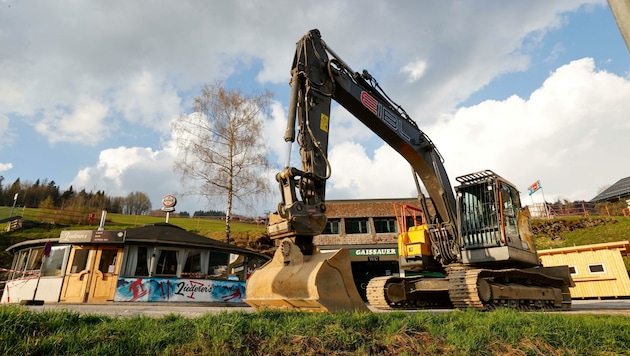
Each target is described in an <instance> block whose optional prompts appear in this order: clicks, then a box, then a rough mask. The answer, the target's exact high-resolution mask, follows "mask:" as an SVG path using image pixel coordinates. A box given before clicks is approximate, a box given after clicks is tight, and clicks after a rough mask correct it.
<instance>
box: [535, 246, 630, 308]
mask: <svg viewBox="0 0 630 356" xmlns="http://www.w3.org/2000/svg"><path fill="white" fill-rule="evenodd" d="M629 250H630V242H629V241H620V242H610V243H603V244H593V245H585V246H575V247H566V248H556V249H550V250H541V251H538V256H539V257H540V259H541V261H542V263H543V265H544V266H561V265H568V266H569V267H573V268H574V269H575V273H574V274H572V277H573V281H574V282H575V287H573V288H571V296H572V297H573V298H611V297H615V298H616V297H628V296H630V277H628V271H626V267H625V265H624V263H623V259H622V256H623V255H627V254H628V252H629Z"/></svg>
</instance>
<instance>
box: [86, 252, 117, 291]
mask: <svg viewBox="0 0 630 356" xmlns="http://www.w3.org/2000/svg"><path fill="white" fill-rule="evenodd" d="M95 252H96V253H95V264H94V273H92V275H91V282H90V292H89V295H88V302H91V303H94V302H107V301H112V300H114V293H115V292H116V283H117V281H118V272H119V270H120V261H121V260H122V248H118V247H115V246H112V247H107V246H106V247H99V248H98V249H97V250H96V251H95Z"/></svg>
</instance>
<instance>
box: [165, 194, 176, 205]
mask: <svg viewBox="0 0 630 356" xmlns="http://www.w3.org/2000/svg"><path fill="white" fill-rule="evenodd" d="M176 204H177V199H175V196H174V195H173V194H167V195H165V196H164V198H162V205H163V206H164V207H165V208H172V207H174V206H175V205H176Z"/></svg>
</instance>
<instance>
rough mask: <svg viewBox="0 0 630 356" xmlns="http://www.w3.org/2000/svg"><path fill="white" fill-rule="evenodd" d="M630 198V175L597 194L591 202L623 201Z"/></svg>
mask: <svg viewBox="0 0 630 356" xmlns="http://www.w3.org/2000/svg"><path fill="white" fill-rule="evenodd" d="M628 199H630V177H626V178H623V179H621V180H619V181H618V182H617V183H615V184H613V185H611V186H610V187H608V189H606V190H604V191H603V192H601V193H599V194H597V196H595V198H593V199H591V203H600V202H611V203H614V202H616V201H620V200H621V201H623V200H628Z"/></svg>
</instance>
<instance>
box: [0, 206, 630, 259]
mask: <svg viewBox="0 0 630 356" xmlns="http://www.w3.org/2000/svg"><path fill="white" fill-rule="evenodd" d="M7 209H10V208H7V207H0V218H2V217H6V216H9V211H8V210H7ZM19 213H20V214H23V215H24V216H25V218H26V219H29V218H30V219H31V220H33V221H41V220H42V217H43V213H42V211H41V210H39V209H25V210H20V212H19ZM14 215H15V212H14ZM48 215H50V214H49V213H48ZM45 218H46V219H44V220H46V221H54V220H51V219H52V218H51V217H50V216H46V217H45ZM97 220H98V219H97ZM106 220H107V221H106V224H105V228H106V229H108V230H117V229H121V230H122V229H128V228H133V227H139V226H143V225H146V224H154V223H160V222H164V221H165V216H161V217H160V216H146V215H123V214H108V215H107V219H106ZM84 223H87V221H85V222H84ZM169 223H171V224H173V225H177V226H179V227H181V228H183V229H186V230H188V231H192V232H195V233H197V234H200V235H203V236H207V237H210V238H213V239H216V240H219V241H224V240H225V221H224V220H221V219H217V218H209V217H202V218H197V217H195V218H180V217H170V218H169ZM30 225H31V226H30V228H25V229H21V230H17V231H12V232H10V233H7V232H5V228H6V224H1V225H0V229H2V230H1V231H0V267H5V268H6V267H8V266H10V265H11V261H12V256H10V255H9V254H8V253H7V252H5V251H4V250H5V249H6V248H7V247H9V246H11V245H12V244H15V243H18V242H21V241H24V240H27V239H46V238H56V237H59V234H60V233H61V231H62V230H91V229H96V227H97V225H98V221H96V222H95V223H94V224H92V225H85V224H71V225H70V224H68V225H62V224H57V223H54V224H53V223H45V224H39V223H31V224H30ZM532 229H533V231H534V240H535V242H536V246H537V247H538V249H539V250H544V249H549V248H558V247H569V246H579V245H588V244H596V243H604V242H613V241H624V240H630V218H627V217H623V216H614V217H602V216H594V217H565V218H554V219H535V220H532ZM231 230H232V234H231V236H232V240H233V241H232V243H234V244H236V245H237V246H239V247H246V248H251V249H254V250H258V251H261V252H265V253H268V254H270V252H271V250H270V249H271V241H269V239H268V238H266V237H265V234H266V231H265V226H264V225H263V224H259V223H258V224H257V223H255V222H240V221H233V222H232V226H231ZM624 261H625V263H626V268H627V269H628V270H630V258H628V257H625V258H624Z"/></svg>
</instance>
